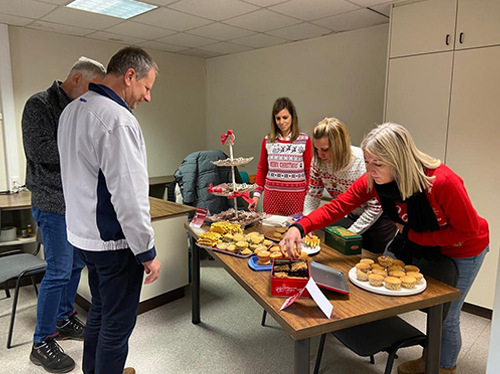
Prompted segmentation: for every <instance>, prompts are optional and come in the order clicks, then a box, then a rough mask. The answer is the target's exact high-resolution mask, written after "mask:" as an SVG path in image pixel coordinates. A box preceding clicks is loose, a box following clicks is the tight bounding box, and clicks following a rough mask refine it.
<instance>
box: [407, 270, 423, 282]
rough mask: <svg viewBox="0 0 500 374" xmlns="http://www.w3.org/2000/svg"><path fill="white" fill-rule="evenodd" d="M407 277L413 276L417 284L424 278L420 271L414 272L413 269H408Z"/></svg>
mask: <svg viewBox="0 0 500 374" xmlns="http://www.w3.org/2000/svg"><path fill="white" fill-rule="evenodd" d="M406 275H407V276H408V277H413V278H415V280H416V281H417V284H420V283H422V279H424V275H423V274H422V273H415V272H414V271H409V272H408V273H406Z"/></svg>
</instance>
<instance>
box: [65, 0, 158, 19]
mask: <svg viewBox="0 0 500 374" xmlns="http://www.w3.org/2000/svg"><path fill="white" fill-rule="evenodd" d="M66 6H67V7H69V8H74V9H80V10H85V11H87V12H92V13H99V14H104V15H106V16H111V17H117V18H122V19H129V18H131V17H134V16H137V15H139V14H142V13H145V12H148V11H150V10H152V9H155V8H157V6H156V5H151V4H146V3H143V2H140V1H135V0H75V1H73V2H71V3H69V4H68V5H66Z"/></svg>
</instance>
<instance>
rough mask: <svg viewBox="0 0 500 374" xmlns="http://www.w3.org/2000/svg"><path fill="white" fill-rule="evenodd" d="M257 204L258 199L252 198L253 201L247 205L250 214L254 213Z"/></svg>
mask: <svg viewBox="0 0 500 374" xmlns="http://www.w3.org/2000/svg"><path fill="white" fill-rule="evenodd" d="M258 203H259V198H258V197H257V196H254V197H253V201H252V202H251V203H250V204H248V210H249V211H251V212H255V209H256V208H257V204H258Z"/></svg>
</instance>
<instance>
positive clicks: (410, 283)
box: [349, 256, 427, 296]
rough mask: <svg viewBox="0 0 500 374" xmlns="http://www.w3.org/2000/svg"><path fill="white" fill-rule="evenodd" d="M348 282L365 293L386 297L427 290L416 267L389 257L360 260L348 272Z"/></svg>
mask: <svg viewBox="0 0 500 374" xmlns="http://www.w3.org/2000/svg"><path fill="white" fill-rule="evenodd" d="M349 280H350V281H351V282H352V283H354V284H355V285H356V286H358V287H359V288H362V289H364V290H366V291H370V292H373V293H377V294H380V295H387V296H410V295H415V294H418V293H420V292H423V291H424V290H425V289H426V288H427V282H426V280H425V277H424V276H423V274H422V273H420V269H419V268H418V267H416V266H414V265H406V264H405V263H404V262H403V261H401V260H396V259H393V258H392V257H389V256H380V257H378V259H377V260H372V259H369V258H363V259H361V260H360V262H358V263H357V264H356V266H354V267H353V268H352V269H351V270H349Z"/></svg>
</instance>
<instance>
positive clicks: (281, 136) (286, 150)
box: [248, 97, 312, 216]
mask: <svg viewBox="0 0 500 374" xmlns="http://www.w3.org/2000/svg"><path fill="white" fill-rule="evenodd" d="M311 159H312V146H311V139H309V136H308V135H307V134H306V133H303V132H300V131H299V120H298V117H297V112H296V110H295V106H294V105H293V103H292V101H291V100H290V99H289V98H287V97H282V98H279V99H278V100H276V101H275V102H274V105H273V113H272V120H271V132H270V133H269V134H268V135H267V136H266V137H265V138H264V140H263V141H262V148H261V152H260V160H259V165H258V167H257V177H256V180H255V183H256V184H257V188H256V190H255V192H254V194H253V202H252V203H250V205H249V206H248V209H249V210H251V211H253V210H255V208H256V207H257V204H258V202H259V199H260V196H261V194H262V192H263V191H264V201H263V209H264V212H265V213H267V214H280V215H284V216H291V215H294V214H297V213H302V208H303V206H304V198H305V196H306V190H307V186H308V182H309V170H310V168H311Z"/></svg>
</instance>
